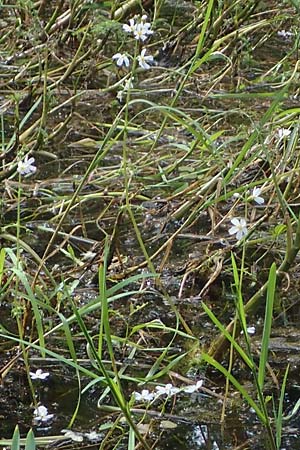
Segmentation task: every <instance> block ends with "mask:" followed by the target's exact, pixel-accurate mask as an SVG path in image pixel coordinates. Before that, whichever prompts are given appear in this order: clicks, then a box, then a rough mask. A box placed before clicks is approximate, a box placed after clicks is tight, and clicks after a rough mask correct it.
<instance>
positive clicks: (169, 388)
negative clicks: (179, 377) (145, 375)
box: [155, 383, 180, 397]
mask: <svg viewBox="0 0 300 450" xmlns="http://www.w3.org/2000/svg"><path fill="white" fill-rule="evenodd" d="M155 389H156V390H157V394H156V396H157V397H159V396H160V395H166V396H167V397H172V395H175V394H177V393H178V392H179V391H180V389H178V388H177V387H174V386H173V385H172V384H171V383H168V384H166V385H165V386H156V388H155Z"/></svg>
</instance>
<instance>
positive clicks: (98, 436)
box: [84, 431, 101, 441]
mask: <svg viewBox="0 0 300 450" xmlns="http://www.w3.org/2000/svg"><path fill="white" fill-rule="evenodd" d="M84 435H85V437H86V438H87V439H88V440H89V441H98V440H99V439H101V434H99V433H97V432H96V431H90V432H89V433H84Z"/></svg>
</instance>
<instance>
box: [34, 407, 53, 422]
mask: <svg viewBox="0 0 300 450" xmlns="http://www.w3.org/2000/svg"><path fill="white" fill-rule="evenodd" d="M33 415H34V418H33V421H34V422H47V421H48V420H50V419H52V417H54V414H48V409H47V408H46V406H44V405H40V406H38V407H37V408H35V410H34V411H33Z"/></svg>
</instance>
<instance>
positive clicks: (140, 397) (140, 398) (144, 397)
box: [133, 389, 154, 402]
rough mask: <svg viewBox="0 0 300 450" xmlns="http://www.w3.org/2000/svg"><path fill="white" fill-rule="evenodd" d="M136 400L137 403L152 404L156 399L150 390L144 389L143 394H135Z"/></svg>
mask: <svg viewBox="0 0 300 450" xmlns="http://www.w3.org/2000/svg"><path fill="white" fill-rule="evenodd" d="M133 395H134V398H135V400H136V401H137V402H151V401H152V400H153V399H154V394H153V393H152V392H149V391H148V389H143V390H142V392H141V393H140V392H134V393H133Z"/></svg>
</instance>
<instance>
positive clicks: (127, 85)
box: [117, 77, 134, 102]
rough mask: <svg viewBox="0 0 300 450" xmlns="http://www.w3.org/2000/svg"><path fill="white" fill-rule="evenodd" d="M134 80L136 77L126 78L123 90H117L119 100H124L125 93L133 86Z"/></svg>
mask: <svg viewBox="0 0 300 450" xmlns="http://www.w3.org/2000/svg"><path fill="white" fill-rule="evenodd" d="M132 80H134V77H131V78H129V79H128V80H125V83H124V85H122V90H120V91H118V92H117V99H118V100H119V102H122V101H123V95H124V94H126V92H127V91H129V90H130V89H132V88H133V83H132Z"/></svg>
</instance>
